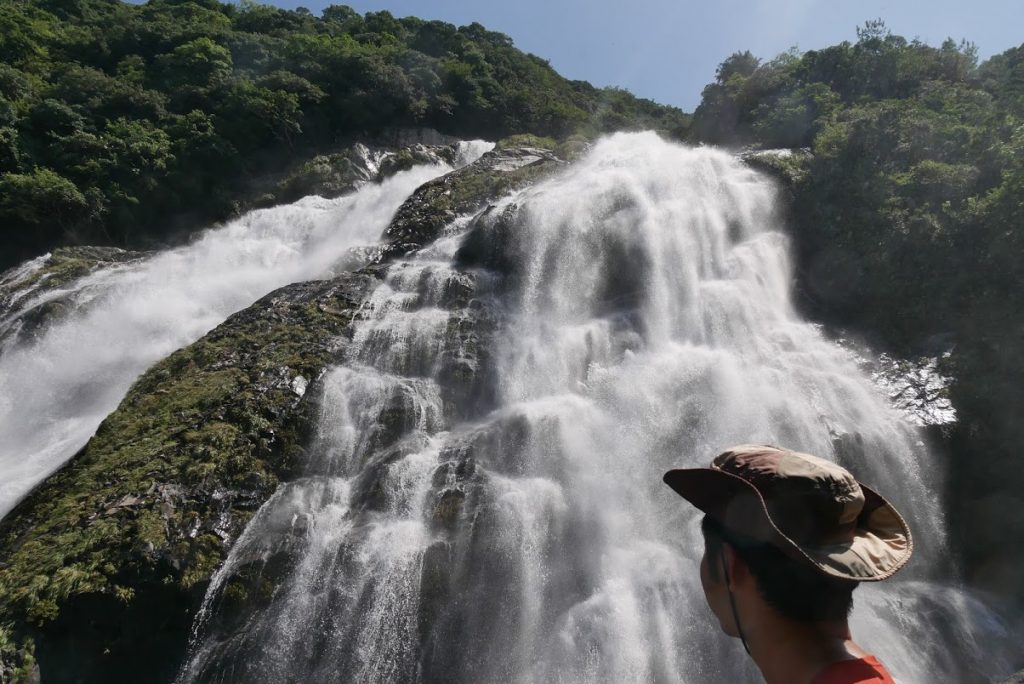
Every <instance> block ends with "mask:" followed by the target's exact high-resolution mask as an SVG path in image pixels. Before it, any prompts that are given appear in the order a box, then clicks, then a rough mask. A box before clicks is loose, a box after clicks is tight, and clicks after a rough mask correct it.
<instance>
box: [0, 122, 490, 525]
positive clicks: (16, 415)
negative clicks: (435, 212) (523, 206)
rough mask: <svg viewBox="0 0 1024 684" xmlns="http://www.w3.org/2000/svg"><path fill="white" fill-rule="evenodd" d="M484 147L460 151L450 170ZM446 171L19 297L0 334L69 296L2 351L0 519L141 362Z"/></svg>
mask: <svg viewBox="0 0 1024 684" xmlns="http://www.w3.org/2000/svg"><path fill="white" fill-rule="evenodd" d="M489 148H490V145H489V144H488V143H483V142H473V143H462V146H461V148H460V150H459V157H460V158H459V160H458V163H460V164H465V163H469V162H471V161H473V160H475V159H476V158H477V157H479V156H480V155H481V154H483V153H484V152H485V151H486V150H487V149H489ZM450 170H451V167H448V166H442V165H437V166H434V165H425V166H418V167H415V168H413V169H410V170H407V171H402V172H400V173H398V174H396V175H394V176H392V177H391V178H389V179H387V180H385V181H384V182H382V183H380V184H367V185H364V186H363V187H361V188H360V189H359V190H357V191H356V192H355V193H353V194H351V195H347V196H343V197H340V198H337V199H331V200H327V199H323V198H321V197H315V196H314V197H307V198H305V199H303V200H300V201H299V202H296V203H294V204H291V205H286V206H280V207H275V208H272V209H263V210H258V211H253V212H251V213H249V214H246V215H245V216H243V217H241V218H239V219H237V220H235V221H232V222H231V223H229V224H227V225H225V226H223V227H219V228H215V229H211V230H208V231H206V232H205V233H203V235H202V236H201V237H200V238H199V239H198V240H196V241H195V242H193V243H192V244H190V245H187V246H185V247H181V248H178V249H173V250H169V251H166V252H162V253H159V254H156V255H154V256H152V257H149V258H145V259H141V260H136V261H132V262H130V263H126V264H118V265H115V266H111V267H108V268H105V269H102V270H98V271H97V272H94V273H92V274H90V275H89V276H86V277H83V278H81V279H78V280H76V281H74V282H72V283H70V284H69V285H68V286H66V287H60V288H56V289H53V290H48V291H46V292H45V293H43V294H36V293H34V292H32V291H29V292H26V293H24V294H23V295H22V296H21V297H20V299H19V300H18V301H17V314H18V315H17V316H15V315H9V314H10V313H11V312H5V311H0V333H2V332H3V329H4V327H6V326H14V325H18V324H19V316H20V315H22V314H24V313H25V312H26V311H31V310H32V309H33V308H35V307H40V306H44V305H45V304H46V303H47V302H49V301H52V300H54V299H58V298H66V297H69V296H71V297H72V298H73V300H74V312H73V313H72V314H71V315H69V316H67V317H66V318H64V319H62V320H60V321H58V322H56V323H55V324H53V325H51V326H49V327H47V328H46V329H45V330H43V331H42V333H41V334H40V335H39V336H38V337H36V338H34V339H30V340H29V341H27V342H25V343H22V344H8V345H5V346H4V347H3V348H0V517H2V516H3V515H5V514H6V513H7V512H8V511H9V510H10V509H11V508H12V507H13V506H14V504H15V503H17V501H18V500H19V499H20V498H21V497H22V496H24V495H25V493H26V492H28V491H29V490H30V489H31V488H32V487H33V486H34V485H35V484H36V483H37V482H39V481H40V480H42V479H43V478H44V477H46V476H47V475H49V474H50V473H51V472H53V471H54V470H56V469H57V468H58V467H60V466H61V464H63V463H64V462H65V461H66V460H67V459H68V458H70V457H71V456H72V455H73V454H74V453H75V451H77V450H78V449H79V448H80V447H81V446H82V445H84V444H85V442H86V441H87V440H88V439H89V437H90V436H91V435H92V434H93V432H94V431H95V430H96V427H97V426H98V425H99V423H100V421H102V420H103V418H104V417H106V415H107V414H108V413H110V411H112V410H113V409H114V408H115V407H116V406H117V403H118V401H120V399H121V397H123V396H124V393H125V392H126V391H127V389H128V387H129V386H130V385H131V383H132V382H133V381H134V380H135V378H136V377H138V375H139V374H140V373H142V372H143V371H144V370H145V369H146V368H147V367H148V366H149V365H150V364H152V363H153V362H155V361H157V360H159V359H161V358H163V357H165V356H167V355H168V354H169V353H171V352H172V351H174V350H175V349H177V348H179V347H181V346H183V345H185V344H188V343H190V342H192V341H194V340H196V339H198V338H199V337H201V336H202V335H203V334H204V333H205V332H207V331H208V330H210V329H211V328H212V327H214V326H215V325H217V324H218V323H220V322H221V321H223V320H224V319H225V318H226V317H227V316H228V315H229V314H231V313H232V312H234V311H236V310H238V309H239V308H241V307H243V306H246V305H248V304H250V303H252V302H253V301H255V300H256V299H258V298H259V297H261V296H263V295H264V294H266V293H268V292H270V291H272V290H274V289H275V288H278V287H281V286H283V285H287V284H289V283H293V282H296V281H300V280H310V279H315V278H319V277H323V276H324V275H326V274H327V273H328V272H329V270H330V268H331V267H332V266H333V265H334V264H335V263H336V262H338V261H339V260H340V259H342V258H343V257H344V256H345V254H346V252H347V251H348V250H349V249H351V248H353V247H355V246H361V245H367V244H371V243H374V242H376V241H377V240H378V239H379V237H380V235H381V233H382V232H383V230H384V228H385V227H386V226H387V224H388V221H390V219H391V217H392V216H393V215H394V213H395V211H397V209H398V207H399V206H400V205H401V204H402V202H403V201H404V200H405V199H406V198H407V197H408V196H409V194H410V193H412V191H413V190H415V189H416V188H417V187H418V186H419V185H421V184H422V183H424V182H426V181H428V180H430V179H431V178H435V177H437V176H439V175H441V174H443V173H446V172H447V171H450ZM41 262H42V259H37V260H33V261H32V262H29V263H28V264H26V265H25V266H23V267H22V268H20V269H17V270H14V271H12V272H11V273H10V277H9V280H17V279H19V278H25V277H27V276H29V275H31V272H32V269H34V268H38V267H39V265H40V264H41Z"/></svg>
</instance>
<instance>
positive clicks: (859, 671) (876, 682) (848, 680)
mask: <svg viewBox="0 0 1024 684" xmlns="http://www.w3.org/2000/svg"><path fill="white" fill-rule="evenodd" d="M811 684H893V681H892V677H890V676H889V673H888V672H887V671H886V669H885V667H884V666H883V665H882V663H880V662H878V659H877V658H875V657H874V656H867V657H866V658H861V659H859V660H841V661H839V662H838V663H832V664H831V665H829V666H828V667H826V668H825V669H824V670H822V671H821V672H819V673H818V674H817V675H815V676H814V679H812V680H811Z"/></svg>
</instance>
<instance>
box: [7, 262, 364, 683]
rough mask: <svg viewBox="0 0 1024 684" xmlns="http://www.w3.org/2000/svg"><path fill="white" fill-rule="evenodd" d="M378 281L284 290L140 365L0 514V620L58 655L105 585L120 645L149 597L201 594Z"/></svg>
mask: <svg viewBox="0 0 1024 684" xmlns="http://www.w3.org/2000/svg"><path fill="white" fill-rule="evenodd" d="M375 282H377V279H376V277H375V276H373V275H371V274H368V273H364V274H359V275H345V276H341V277H339V278H336V279H334V280H331V281H324V282H314V283H300V284H296V285H292V286H289V287H286V288H282V289H281V290H278V291H276V292H274V293H272V294H270V295H268V296H267V297H265V298H263V299H262V300H260V301H259V302H257V303H256V304H254V305H253V306H251V307H250V308H248V309H246V310H244V311H241V312H239V313H237V314H235V315H234V316H232V317H230V318H229V319H228V320H227V321H225V322H224V323H223V324H222V325H220V326H219V327H217V328H216V329H215V330H213V331H212V332H211V333H209V334H208V335H207V336H206V337H204V338H202V339H201V340H199V341H198V342H196V343H194V344H192V345H190V346H188V347H185V348H183V349H181V350H179V351H177V352H175V353H174V354H172V355H171V356H169V357H168V358H166V359H165V360H163V361H161V362H159V363H157V364H156V365H155V366H153V367H152V368H151V369H150V370H149V371H148V372H146V373H145V374H144V375H143V376H142V377H141V378H139V380H138V381H137V382H136V383H135V384H134V386H133V387H132V388H131V390H130V391H129V392H128V394H127V395H126V396H125V398H124V400H123V401H122V402H121V404H120V406H119V407H118V408H117V410H115V411H114V412H113V413H112V414H111V415H110V416H108V417H107V419H106V420H104V421H103V423H102V424H101V425H100V427H99V429H98V430H97V432H96V435H95V436H94V437H93V438H92V439H91V440H90V441H89V443H88V444H87V445H86V446H85V447H84V448H83V449H82V451H81V452H79V453H78V454H77V455H76V456H75V457H74V458H73V459H72V460H71V461H70V462H69V463H68V464H67V465H66V466H65V467H64V468H63V469H61V470H60V471H58V472H57V473H55V474H54V475H52V476H51V477H50V478H48V479H47V480H46V481H45V482H44V483H43V484H42V485H41V486H39V487H38V488H37V489H36V490H34V491H33V492H32V494H31V495H30V496H29V497H28V498H27V499H25V500H24V501H22V502H21V503H20V504H19V505H18V506H17V507H16V508H15V509H14V510H13V511H12V512H11V513H10V514H9V515H8V516H7V517H6V518H5V519H4V520H3V521H2V522H0V624H5V623H6V624H10V625H11V626H12V628H11V633H12V634H14V635H15V636H17V637H18V638H21V637H23V636H32V637H34V638H35V639H36V642H37V644H41V645H42V646H43V647H44V648H49V649H50V652H51V653H55V652H58V651H60V648H58V647H56V646H54V645H53V642H55V641H60V640H61V639H65V640H68V639H73V638H74V634H72V633H71V632H73V631H74V630H75V629H85V630H87V629H89V627H88V626H87V624H84V623H83V624H81V625H79V622H78V621H79V619H80V618H81V619H84V618H82V617H81V616H82V614H83V613H87V612H89V611H85V610H83V609H81V608H76V606H80V605H91V603H90V602H92V601H94V599H92V598H90V597H108V598H107V599H103V600H102V601H101V602H100V605H102V606H103V608H102V610H103V611H106V613H108V615H107V617H108V618H109V623H110V624H111V625H114V627H112V628H111V629H112V630H115V631H114V633H112V635H111V636H110V638H109V639H108V638H106V637H103V638H97V640H96V648H102V649H106V650H110V649H115V650H119V651H121V652H125V651H126V649H130V648H138V647H139V639H143V638H145V630H146V629H149V628H151V627H152V626H151V625H148V623H147V624H143V625H140V624H137V623H138V621H139V620H142V621H143V622H145V621H146V620H149V619H154V620H155V619H158V618H157V615H155V614H154V615H152V616H147V614H146V613H147V611H146V610H143V609H142V607H143V606H145V605H147V602H153V601H154V600H155V599H154V598H153V597H154V596H161V597H163V598H161V599H160V600H162V601H163V600H166V601H169V602H171V603H172V604H173V603H175V602H177V603H178V604H179V610H181V609H185V608H187V607H188V606H189V605H191V604H193V603H194V602H195V601H196V600H197V599H198V598H199V597H201V595H202V592H203V590H204V588H205V585H206V582H207V581H208V580H209V578H210V576H211V574H212V573H213V572H214V571H215V569H216V568H217V567H218V566H219V565H220V563H221V561H222V560H223V558H224V557H225V555H226V552H227V549H228V547H229V546H230V544H231V543H232V542H233V540H234V539H235V538H236V537H237V536H238V534H240V532H241V530H242V529H243V528H244V526H245V524H246V523H247V522H248V521H249V519H250V518H251V516H252V515H253V513H254V512H255V510H256V509H258V507H259V506H260V505H262V503H263V502H264V501H265V500H266V499H267V497H269V496H270V494H271V493H272V492H273V491H274V489H275V487H276V485H277V483H278V482H279V481H280V479H281V478H282V477H286V476H289V475H290V474H291V473H293V472H294V470H295V468H296V466H297V464H298V463H299V462H300V460H301V458H302V455H303V444H304V443H305V440H306V437H307V434H306V433H307V430H308V426H309V421H310V418H311V411H310V402H309V401H308V400H307V397H306V393H305V388H306V383H307V381H309V380H315V379H316V378H317V377H318V376H319V375H320V374H321V372H322V370H323V369H324V368H325V366H326V365H327V364H329V363H330V362H331V361H332V360H334V359H335V358H336V355H337V353H338V351H339V348H340V347H339V345H341V344H343V343H344V340H345V339H346V337H345V336H346V334H347V333H348V330H349V326H350V324H351V321H352V318H353V316H354V315H355V311H356V309H357V308H358V305H359V304H360V303H361V302H362V299H363V297H364V296H365V293H366V292H367V291H368V290H369V288H370V287H371V285H372V284H373V283H375ZM300 376H301V378H302V381H297V379H298V378H300ZM174 597H177V599H175V598H174ZM95 600H98V599H95ZM83 602H85V603H84V604H83ZM119 613H123V614H124V615H125V616H129V615H130V616H133V617H131V619H128V618H124V619H121V618H116V615H117V614H119ZM89 619H93V618H89ZM133 621H134V624H133ZM69 624H70V625H72V626H74V625H78V627H72V628H70V629H71V632H68V630H69V627H68V625H69ZM186 624H187V623H186ZM131 630H135V631H136V632H137V633H136V634H131V633H126V631H127V632H130V631H131ZM58 632H59V634H58ZM61 634H62V635H64V636H60V635H61ZM181 636H182V637H183V635H181ZM179 641H180V643H177V644H175V645H174V646H173V647H171V648H178V649H180V648H183V647H184V638H181V639H180V640H179ZM62 643H63V642H62ZM153 648H160V647H159V646H153ZM164 648H166V647H164ZM75 652H76V653H77V654H78V656H77V657H81V658H83V659H84V658H87V657H89V656H90V654H87V653H84V652H82V650H81V649H78V650H76V651H75ZM91 655H92V656H96V655H97V654H95V653H93V654H91ZM136 655H137V654H136ZM55 657H56V656H55ZM109 660H110V659H109V658H107V659H106V660H104V659H103V658H97V659H96V662H97V663H102V662H108V661H109ZM99 666H100V665H97V667H99ZM44 675H45V672H44Z"/></svg>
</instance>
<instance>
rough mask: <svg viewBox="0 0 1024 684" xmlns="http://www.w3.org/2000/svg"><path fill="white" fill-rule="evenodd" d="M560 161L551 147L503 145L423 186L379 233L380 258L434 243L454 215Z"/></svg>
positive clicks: (502, 193)
mask: <svg viewBox="0 0 1024 684" xmlns="http://www.w3.org/2000/svg"><path fill="white" fill-rule="evenodd" d="M564 165H565V162H564V161H563V160H561V159H559V158H558V157H557V156H556V155H555V154H554V153H553V152H552V151H551V150H550V149H544V148H539V147H523V146H520V147H508V148H505V149H500V150H499V149H496V150H493V151H491V152H488V153H487V154H485V155H484V156H482V157H481V158H480V159H478V160H477V161H476V162H474V163H472V164H470V165H468V166H465V167H463V168H461V169H459V170H457V171H453V172H452V173H449V174H447V175H445V176H442V177H441V178H437V179H435V180H433V181H430V182H429V183H424V184H423V185H422V186H420V187H419V189H417V190H416V192H415V193H413V195H412V197H410V198H409V199H407V200H406V201H405V203H404V204H402V206H401V207H400V208H399V210H398V213H397V214H396V215H395V218H394V219H392V221H391V224H390V225H389V226H388V228H387V230H386V231H385V232H384V241H385V242H386V246H385V247H384V249H383V250H382V252H381V255H380V259H381V260H385V259H390V258H395V257H399V256H402V255H404V254H408V253H409V252H411V251H414V250H416V249H419V248H420V247H422V246H423V245H425V244H427V243H429V242H431V241H433V240H434V239H436V238H437V237H438V236H439V235H440V234H441V232H442V231H443V230H444V227H445V226H446V225H448V224H449V223H451V222H452V221H454V220H455V219H456V218H457V217H459V216H465V215H467V214H473V213H475V212H478V211H480V210H481V209H483V208H484V207H486V206H487V204H488V203H489V202H492V201H494V200H496V199H498V198H499V197H503V196H505V195H507V194H508V193H510V192H513V191H515V190H518V189H520V188H523V187H525V186H527V185H529V184H531V183H533V182H536V181H537V180H539V179H541V178H544V177H546V176H548V175H550V174H552V173H554V172H555V171H557V170H558V169H560V168H562V167H563V166H564Z"/></svg>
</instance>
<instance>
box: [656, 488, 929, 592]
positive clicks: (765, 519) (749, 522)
mask: <svg viewBox="0 0 1024 684" xmlns="http://www.w3.org/2000/svg"><path fill="white" fill-rule="evenodd" d="M663 479H664V481H665V484H667V485H668V486H669V487H671V488H672V489H673V490H675V492H676V493H677V494H679V496H681V497H683V498H684V499H686V500H687V501H689V502H690V503H692V504H693V505H694V506H696V507H697V508H698V509H700V510H701V511H703V512H704V513H706V514H707V515H709V516H711V517H712V518H713V519H715V520H716V521H718V522H719V523H721V524H722V525H724V526H725V527H726V528H727V529H730V530H735V531H738V532H740V533H741V534H743V535H744V536H746V537H748V538H750V539H752V540H754V541H758V542H762V543H769V544H773V545H775V546H776V547H778V548H779V549H781V550H782V551H783V552H785V553H786V554H787V555H789V556H790V557H792V558H795V559H797V560H801V561H806V562H809V563H811V564H812V565H813V566H814V567H815V568H816V569H817V570H818V571H820V572H822V573H824V574H826V575H828V576H830V577H835V578H837V579H844V580H850V581H854V582H877V581H879V580H884V579H887V578H889V577H891V576H892V575H893V574H895V573H896V572H897V571H898V570H899V569H900V568H902V567H903V566H904V565H906V563H907V561H909V560H910V556H911V553H912V552H913V548H914V542H913V538H912V537H911V534H910V528H909V527H908V526H907V523H906V521H904V520H903V517H902V516H900V514H899V512H898V511H897V510H896V509H895V507H893V506H892V504H890V503H889V502H888V501H886V500H885V499H884V498H883V497H882V496H881V495H880V494H878V493H877V492H875V491H874V490H873V489H871V488H869V487H867V486H865V485H864V484H863V483H859V484H860V486H861V489H862V490H863V491H864V498H865V502H864V509H863V510H862V511H861V513H860V515H859V516H858V517H857V521H856V527H855V529H854V533H853V536H852V538H851V539H850V540H848V541H843V542H840V543H835V544H830V545H827V546H817V547H816V546H808V545H806V544H804V545H801V544H798V543H797V542H795V541H793V540H792V539H790V538H789V537H788V536H786V535H785V534H784V533H783V532H782V531H781V530H780V529H779V528H778V527H777V526H776V525H775V522H774V521H773V520H772V518H771V515H769V513H768V507H767V505H766V504H765V501H764V498H763V497H762V496H761V493H760V492H759V491H758V490H757V488H756V487H754V486H753V485H752V484H750V483H749V482H747V481H746V480H744V479H743V478H742V477H739V476H737V475H733V474H732V473H727V472H725V471H722V470H718V469H716V468H680V469H676V470H670V471H668V472H667V473H665V475H664V477H663Z"/></svg>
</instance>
